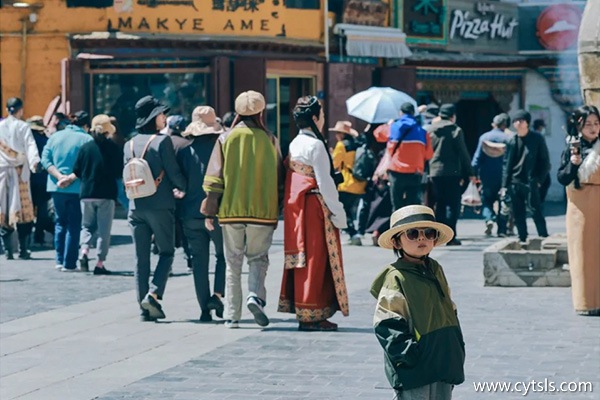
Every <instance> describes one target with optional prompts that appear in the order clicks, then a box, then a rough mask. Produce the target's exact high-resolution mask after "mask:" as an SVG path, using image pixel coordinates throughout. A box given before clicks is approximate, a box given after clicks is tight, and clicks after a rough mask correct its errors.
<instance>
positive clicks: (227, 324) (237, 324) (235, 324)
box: [225, 319, 240, 329]
mask: <svg viewBox="0 0 600 400" xmlns="http://www.w3.org/2000/svg"><path fill="white" fill-rule="evenodd" d="M239 327H240V321H232V320H230V319H228V320H227V321H225V328H227V329H238V328H239Z"/></svg>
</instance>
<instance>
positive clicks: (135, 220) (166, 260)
mask: <svg viewBox="0 0 600 400" xmlns="http://www.w3.org/2000/svg"><path fill="white" fill-rule="evenodd" d="M135 112H136V114H137V121H136V127H135V128H136V129H137V131H138V133H139V134H138V135H136V136H135V137H134V138H133V139H131V143H127V144H126V145H125V148H124V153H125V163H127V162H128V161H129V160H130V159H132V158H134V157H141V156H142V153H143V151H144V148H145V147H146V145H148V148H147V151H146V153H145V154H143V156H144V159H145V160H146V161H147V162H148V164H149V166H150V169H151V170H152V176H153V177H154V178H155V179H156V182H157V188H156V193H154V194H153V195H151V196H148V197H143V198H137V199H131V200H129V214H128V220H129V226H130V228H131V233H132V236H133V242H134V244H135V255H136V272H135V275H136V282H137V295H138V303H139V304H140V307H141V312H142V314H141V320H142V321H155V320H156V319H160V318H165V314H164V312H163V311H162V306H161V305H160V303H159V302H158V300H162V296H163V294H164V291H165V286H166V284H167V279H168V277H169V270H170V268H171V264H172V263H173V255H174V253H175V248H174V242H175V199H176V198H183V197H184V196H185V188H186V179H185V176H184V175H183V174H182V173H181V170H180V169H179V166H178V164H177V159H176V157H175V151H174V150H173V143H172V141H171V138H170V137H169V136H167V135H161V134H160V133H159V132H160V130H161V129H163V128H164V127H165V124H166V119H167V118H166V116H165V113H167V112H169V107H167V106H165V105H163V104H161V103H159V102H158V101H157V100H156V99H155V98H154V97H152V96H145V97H143V98H141V99H140V100H139V101H138V102H137V103H136V105H135ZM161 176H162V179H157V178H160V177H161ZM152 235H154V241H155V243H156V246H157V247H158V255H159V259H158V263H157V264H156V269H155V270H154V277H153V278H152V282H151V283H149V282H148V280H149V278H150V247H151V240H152Z"/></svg>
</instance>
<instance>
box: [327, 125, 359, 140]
mask: <svg viewBox="0 0 600 400" xmlns="http://www.w3.org/2000/svg"><path fill="white" fill-rule="evenodd" d="M329 132H336V133H344V134H346V135H351V136H354V137H357V136H358V132H357V131H356V129H352V122H350V121H338V122H336V123H335V126H334V127H333V128H329Z"/></svg>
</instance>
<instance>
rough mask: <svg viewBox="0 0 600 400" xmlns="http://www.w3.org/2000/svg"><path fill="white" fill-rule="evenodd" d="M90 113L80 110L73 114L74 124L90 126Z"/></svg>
mask: <svg viewBox="0 0 600 400" xmlns="http://www.w3.org/2000/svg"><path fill="white" fill-rule="evenodd" d="M90 123H91V122H90V114H88V113H87V112H85V111H83V110H80V111H77V112H76V113H75V114H73V125H77V126H86V125H87V126H90Z"/></svg>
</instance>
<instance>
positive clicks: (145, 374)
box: [0, 216, 600, 400]
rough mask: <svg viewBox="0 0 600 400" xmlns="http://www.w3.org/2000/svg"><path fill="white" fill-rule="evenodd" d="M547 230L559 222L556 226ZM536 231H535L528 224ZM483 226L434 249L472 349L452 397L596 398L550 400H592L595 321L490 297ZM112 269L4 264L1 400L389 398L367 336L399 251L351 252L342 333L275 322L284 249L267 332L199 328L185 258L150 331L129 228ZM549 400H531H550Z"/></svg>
mask: <svg viewBox="0 0 600 400" xmlns="http://www.w3.org/2000/svg"><path fill="white" fill-rule="evenodd" d="M548 222H549V230H550V232H551V233H555V232H562V231H564V217H562V216H556V217H550V218H548ZM531 231H532V232H534V231H535V229H534V228H533V226H531ZM482 232H483V223H482V222H481V221H478V220H461V221H460V222H459V234H460V237H461V238H464V241H463V243H464V245H463V246H462V247H452V248H450V247H443V248H440V249H436V250H435V251H434V253H433V257H434V258H436V259H437V260H439V261H440V262H441V264H442V265H443V266H444V269H445V271H446V275H447V277H448V280H449V283H450V285H451V288H452V293H453V298H454V301H455V302H456V304H457V306H458V309H459V317H460V320H461V324H462V328H463V331H464V335H465V342H466V346H467V360H466V375H467V376H466V381H465V383H464V384H462V385H460V386H457V387H456V389H455V396H454V397H455V398H457V399H479V398H485V397H494V398H496V397H497V398H506V399H516V398H521V397H523V396H522V394H518V393H510V394H509V393H502V394H501V393H496V394H490V393H486V394H482V393H477V392H475V390H474V388H473V382H480V381H506V382H512V383H515V382H519V381H530V380H532V379H535V380H536V381H543V380H544V379H545V378H547V379H548V380H550V381H554V382H562V381H565V382H569V381H576V382H578V381H590V382H593V383H594V389H596V393H561V394H554V397H553V398H556V399H570V398H574V399H597V398H598V391H600V341H599V340H598V339H599V337H600V319H599V318H590V317H587V318H586V317H578V316H576V315H574V313H573V311H572V310H571V300H570V289H569V288H498V287H493V288H491V287H483V275H482V271H483V267H482V250H483V249H484V248H485V247H487V246H488V245H489V244H491V243H493V242H494V241H495V240H497V239H494V238H485V237H484V236H483V235H482ZM113 234H114V235H115V236H114V238H115V239H116V242H117V244H118V245H117V246H115V247H113V248H111V252H110V254H109V256H108V264H107V265H108V266H109V268H111V269H114V270H116V271H118V272H119V274H120V275H116V276H100V277H95V276H92V275H91V274H83V273H60V272H57V271H55V270H54V268H53V267H54V262H53V259H52V255H53V252H52V251H42V252H36V253H34V255H35V256H36V260H32V261H14V262H7V261H6V260H5V259H4V258H2V259H1V260H0V399H2V400H8V399H40V400H52V399H61V400H64V399H67V400H70V399H73V400H85V399H102V400H109V399H110V400H114V399H149V400H154V399H156V400H158V399H189V400H192V399H208V400H210V399H246V398H248V399H254V398H256V399H263V398H264V399H297V398H298V399H299V398H302V399H306V398H311V399H342V398H344V399H345V398H359V399H374V400H375V399H382V400H384V399H387V400H391V399H392V398H393V397H394V394H393V392H392V391H391V390H390V389H389V386H388V383H387V381H386V379H385V376H384V373H383V360H382V351H381V348H380V347H379V345H378V343H377V341H376V339H375V337H374V335H373V331H372V327H371V319H372V313H373V309H374V304H375V300H374V299H373V298H371V297H370V295H369V293H368V289H369V286H370V283H371V281H372V279H373V277H374V276H375V274H376V273H377V272H378V271H379V270H380V269H381V268H382V267H383V266H384V265H385V264H386V263H387V262H389V261H391V260H392V259H393V257H392V254H391V253H390V252H388V251H384V250H382V249H379V248H375V247H371V246H363V247H349V246H346V247H344V259H345V271H346V279H347V285H348V290H349V293H350V316H349V317H348V318H343V317H341V316H340V315H336V316H335V317H334V318H333V321H335V322H337V323H339V324H340V331H339V332H332V333H324V332H310V333H306V332H298V331H297V330H296V328H297V324H296V322H295V320H294V319H293V316H292V315H291V314H289V315H288V314H281V313H277V312H276V311H275V310H276V299H277V297H278V294H279V285H280V279H281V265H282V262H283V247H282V240H281V231H278V232H277V233H276V240H275V243H274V245H273V247H272V251H271V256H270V257H271V265H272V267H271V269H270V272H269V275H268V276H267V288H268V300H269V304H268V306H267V313H268V314H269V316H270V317H271V321H272V323H271V325H270V326H269V327H267V328H266V329H262V330H261V329H260V328H259V327H258V326H256V325H255V324H254V323H253V322H252V321H251V318H250V314H249V313H248V312H246V313H245V314H244V320H243V321H242V327H241V329H238V330H228V329H225V328H224V327H223V326H222V323H220V322H215V323H212V324H199V323H197V321H196V320H197V318H198V316H199V310H198V306H197V303H196V300H195V296H194V291H193V282H192V279H191V277H190V276H188V275H187V274H186V267H185V262H184V260H183V258H182V255H181V254H178V255H177V257H176V262H175V265H174V272H175V274H176V276H175V277H173V278H171V279H170V280H169V283H168V285H167V291H166V296H165V301H164V303H163V304H164V308H165V312H166V314H167V320H166V321H164V322H161V323H141V322H139V321H138V317H137V314H138V310H137V305H136V303H135V291H134V290H133V288H134V286H133V285H134V282H133V278H132V272H133V247H132V244H131V241H130V238H129V237H128V230H127V226H126V224H125V221H122V220H117V221H115V225H114V231H113ZM548 396H549V394H547V393H529V395H528V396H527V398H533V399H538V398H539V399H544V398H547V397H548Z"/></svg>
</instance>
